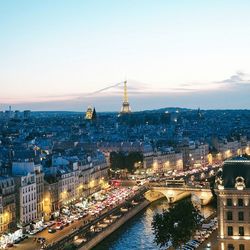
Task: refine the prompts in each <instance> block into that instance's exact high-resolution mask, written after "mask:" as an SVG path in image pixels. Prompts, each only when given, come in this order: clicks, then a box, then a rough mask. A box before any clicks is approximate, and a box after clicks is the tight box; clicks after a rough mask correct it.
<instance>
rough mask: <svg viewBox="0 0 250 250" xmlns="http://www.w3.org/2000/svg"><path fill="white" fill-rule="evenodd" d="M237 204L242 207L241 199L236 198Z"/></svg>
mask: <svg viewBox="0 0 250 250" xmlns="http://www.w3.org/2000/svg"><path fill="white" fill-rule="evenodd" d="M238 206H239V207H243V199H238Z"/></svg>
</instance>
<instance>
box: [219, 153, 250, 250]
mask: <svg viewBox="0 0 250 250" xmlns="http://www.w3.org/2000/svg"><path fill="white" fill-rule="evenodd" d="M216 188H217V189H216V192H217V196H218V203H217V206H218V241H219V249H220V250H248V249H250V224H249V221H250V203H249V202H250V160H247V159H245V158H242V157H237V158H234V159H232V160H228V161H225V162H224V165H223V171H222V172H221V174H219V175H218V177H217V180H216Z"/></svg>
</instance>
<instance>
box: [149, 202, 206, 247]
mask: <svg viewBox="0 0 250 250" xmlns="http://www.w3.org/2000/svg"><path fill="white" fill-rule="evenodd" d="M200 218H201V215H200V214H199V212H198V210H197V209H196V208H195V207H194V206H193V204H192V202H191V200H190V199H185V200H182V201H180V202H178V203H176V204H175V205H174V206H172V207H170V208H169V209H168V210H164V211H163V213H161V214H159V213H157V214H156V215H155V216H154V218H153V222H152V228H153V232H154V235H155V240H154V241H155V243H156V244H157V245H160V247H164V246H167V245H168V243H169V242H170V241H171V243H172V245H173V247H174V248H177V247H180V246H181V245H182V244H184V243H185V242H187V241H188V240H189V239H190V238H191V236H192V234H193V233H194V231H195V229H196V228H197V226H198V224H199V221H200Z"/></svg>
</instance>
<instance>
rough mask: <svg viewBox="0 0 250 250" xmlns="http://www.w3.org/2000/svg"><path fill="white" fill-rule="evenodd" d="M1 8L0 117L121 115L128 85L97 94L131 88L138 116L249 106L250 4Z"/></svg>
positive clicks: (16, 5) (28, 5) (12, 4)
mask: <svg viewBox="0 0 250 250" xmlns="http://www.w3.org/2000/svg"><path fill="white" fill-rule="evenodd" d="M0 7H1V8H0V9H1V15H0V29H1V39H0V46H1V57H0V65H1V67H0V82H1V87H2V88H1V93H0V109H1V110H2V109H7V107H8V106H9V105H12V106H13V108H14V109H32V110H72V111H82V110H85V108H86V107H87V106H88V105H93V106H95V107H96V108H97V110H98V111H119V110H120V106H121V102H122V89H121V86H115V87H114V88H111V89H109V90H105V91H101V92H99V91H98V90H102V89H104V88H106V87H109V86H111V85H112V86H113V85H116V83H119V82H121V81H123V80H124V79H127V80H128V95H129V102H130V103H131V107H132V110H134V111H136V110H143V109H151V108H161V107H167V106H180V107H187V108H198V107H200V108H202V109H217V108H218V109H227V108H229V109H230V108H242V109H246V108H249V106H250V100H249V98H247V93H248V92H249V90H250V75H249V74H250V67H249V63H248V58H249V56H250V50H249V46H248V44H249V42H250V36H249V32H248V30H249V24H250V17H249V16H248V13H247V10H248V8H247V7H249V3H248V2H247V1H237V2H236V1H220V3H218V2H216V1H209V2H203V3H197V2H196V1H185V2H179V1H176V2H165V1H158V2H157V4H155V3H154V4H153V3H152V2H150V1H137V2H132V1H131V2H130V1H128V2H126V3H125V2H116V1H105V2H104V1H103V2H100V1H91V2H90V1H84V2H82V1H74V2H73V3H69V2H67V1H53V3H52V2H47V3H43V4H41V3H40V2H33V1H22V3H20V2H18V1H8V2H7V1H5V2H1V3H0ZM93 92H96V93H95V94H91V93H93ZM152 93H153V95H152Z"/></svg>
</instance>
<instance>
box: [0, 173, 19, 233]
mask: <svg viewBox="0 0 250 250" xmlns="http://www.w3.org/2000/svg"><path fill="white" fill-rule="evenodd" d="M15 226H16V199H15V183H14V178H12V177H5V176H0V234H2V233H4V232H8V231H10V230H12V229H14V228H15Z"/></svg>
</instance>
